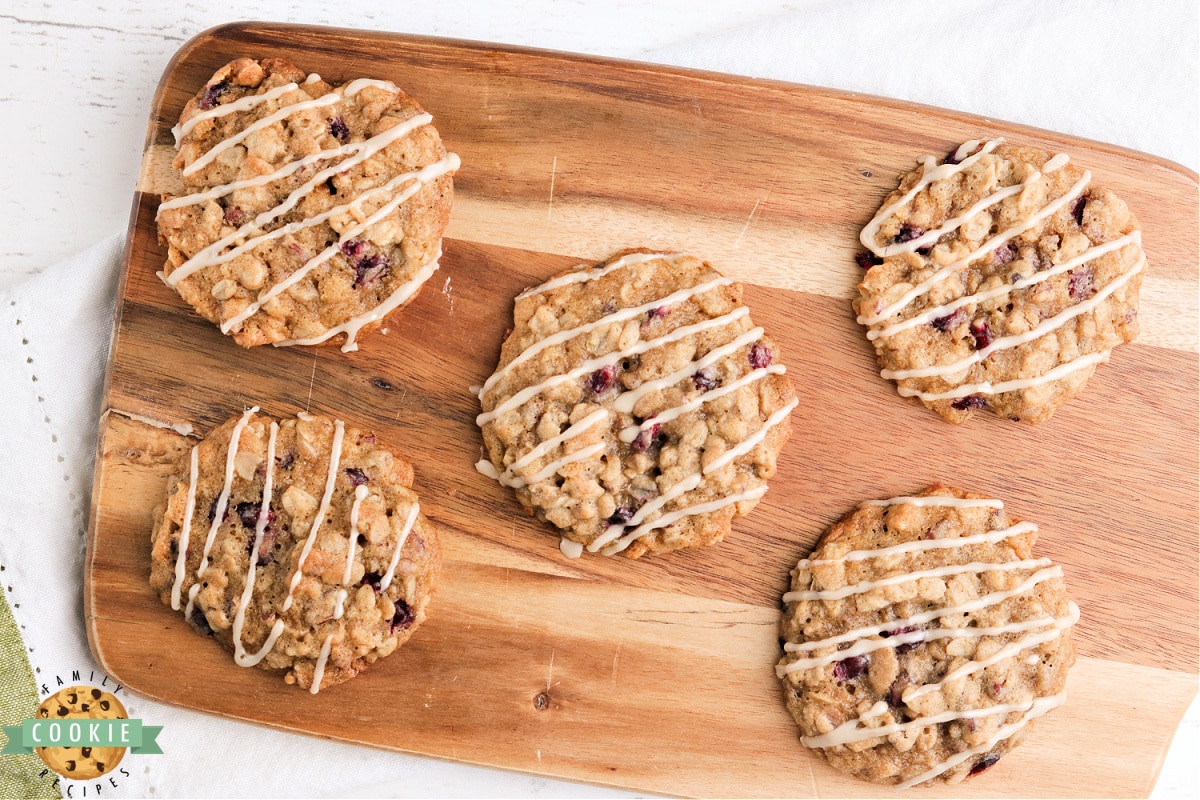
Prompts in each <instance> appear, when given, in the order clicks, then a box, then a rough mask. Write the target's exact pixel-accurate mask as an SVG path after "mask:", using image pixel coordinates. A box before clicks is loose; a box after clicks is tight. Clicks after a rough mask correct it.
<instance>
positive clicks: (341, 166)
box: [166, 114, 440, 288]
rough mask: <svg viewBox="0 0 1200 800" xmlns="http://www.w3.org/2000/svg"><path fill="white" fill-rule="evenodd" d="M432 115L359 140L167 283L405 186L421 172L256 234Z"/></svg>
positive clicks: (176, 271)
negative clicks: (348, 151) (343, 156)
mask: <svg viewBox="0 0 1200 800" xmlns="http://www.w3.org/2000/svg"><path fill="white" fill-rule="evenodd" d="M432 119H433V117H431V116H429V115H428V114H422V115H419V116H417V117H413V118H411V119H408V120H405V121H404V122H403V123H401V124H399V125H397V126H395V127H394V128H389V129H388V130H386V131H384V132H383V133H381V134H379V135H378V136H375V137H374V138H372V139H368V140H367V141H365V142H356V143H355V145H357V149H356V151H355V153H354V155H352V156H350V158H347V159H345V160H344V161H339V162H338V163H336V164H334V165H333V166H330V167H326V168H325V169H323V170H321V171H320V172H318V173H316V174H315V175H313V177H312V178H310V179H309V180H307V181H305V182H304V183H303V184H301V185H300V186H298V187H296V188H295V189H293V190H292V192H291V193H290V194H288V196H287V197H285V198H284V199H283V202H281V203H280V204H279V205H277V206H273V207H271V208H269V209H267V210H266V211H263V212H262V213H261V214H259V215H258V216H256V217H255V218H254V219H252V220H250V221H249V222H247V223H246V224H244V225H242V226H241V227H240V228H238V229H237V230H235V231H234V232H233V233H230V234H228V235H226V236H223V237H221V238H220V239H218V240H217V241H215V242H213V243H212V244H210V245H208V246H207V247H205V248H203V249H202V250H200V251H198V252H197V253H196V254H195V255H193V256H192V257H191V258H189V259H188V260H187V261H185V262H183V263H182V264H180V265H179V266H178V267H176V268H175V269H174V270H173V271H172V272H171V274H170V275H168V276H167V279H166V282H167V285H168V286H170V287H172V288H174V287H175V286H176V285H177V284H178V283H179V282H180V281H182V280H183V279H185V278H187V277H190V276H191V275H193V274H195V273H196V272H198V271H199V270H202V269H204V268H205V267H211V266H216V265H218V264H224V263H226V262H227V261H232V260H233V259H235V258H237V257H238V256H240V255H241V254H242V253H245V252H247V251H248V250H252V249H254V248H255V247H258V246H260V245H262V244H264V243H266V242H269V241H271V240H273V239H278V238H280V237H282V236H286V235H287V234H290V233H295V232H296V231H299V230H302V229H304V228H308V227H312V226H313V225H319V224H320V223H322V222H324V221H325V220H327V219H330V218H332V217H335V216H337V215H339V214H345V213H349V212H351V211H353V210H355V209H357V208H359V207H360V206H361V205H362V203H364V202H365V201H367V200H369V199H372V198H374V197H376V196H378V195H383V194H386V193H387V192H390V191H394V190H395V189H396V188H398V187H400V186H402V185H403V184H405V183H407V182H408V181H410V180H416V179H417V175H418V173H415V172H409V173H404V174H402V175H397V176H396V177H394V178H392V179H391V180H389V181H388V182H387V183H386V184H384V185H383V186H377V187H375V188H373V189H368V190H367V191H365V192H363V193H362V194H360V195H358V196H357V197H355V198H354V199H353V200H351V201H350V202H349V203H343V204H341V205H337V206H334V207H333V208H330V209H329V210H328V211H323V212H321V213H320V214H317V215H315V216H312V217H308V218H307V219H303V220H299V221H297V222H291V223H288V224H287V225H283V226H281V227H279V228H276V229H275V230H273V231H270V232H268V233H264V234H261V235H258V236H253V235H252V234H255V233H257V232H258V231H260V230H262V228H263V226H265V225H268V224H270V223H271V222H273V221H274V220H276V219H278V218H279V217H281V216H283V215H284V214H286V213H288V212H289V211H291V210H292V209H293V208H295V207H296V205H297V204H298V203H299V202H300V201H301V200H302V199H303V198H304V197H305V196H307V195H308V194H309V193H310V192H312V190H313V189H315V188H316V187H317V186H318V185H320V184H323V183H325V182H326V181H327V180H329V179H330V178H332V177H334V176H335V175H337V174H339V173H341V172H344V171H346V170H348V169H350V168H352V167H355V166H357V165H358V164H361V163H362V162H363V161H366V160H367V159H368V158H370V157H371V156H373V155H375V154H376V153H378V152H379V151H380V150H382V149H383V148H385V147H387V146H388V145H389V144H391V143H392V142H394V141H396V140H397V139H400V138H402V137H403V136H405V135H407V134H409V133H411V132H412V131H413V130H415V129H416V128H418V127H420V126H421V125H427V124H428V123H429V122H430V121H431V120H432ZM348 147H349V145H348ZM293 163H298V162H293ZM435 163H440V162H435ZM263 177H264V178H265V177H268V176H263ZM229 185H232V184H229ZM217 188H224V187H217ZM178 199H179V200H185V199H188V198H178ZM241 240H245V241H242V244H239V245H237V246H236V247H234V248H233V249H232V250H230V251H228V252H224V253H223V252H222V251H223V250H224V249H225V248H226V247H228V246H229V245H231V244H234V243H235V242H238V241H241Z"/></svg>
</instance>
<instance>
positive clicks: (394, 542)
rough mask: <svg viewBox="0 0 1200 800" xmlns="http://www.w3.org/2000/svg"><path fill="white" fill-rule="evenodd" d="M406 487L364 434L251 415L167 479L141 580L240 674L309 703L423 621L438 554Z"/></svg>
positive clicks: (389, 456)
mask: <svg viewBox="0 0 1200 800" xmlns="http://www.w3.org/2000/svg"><path fill="white" fill-rule="evenodd" d="M412 481H413V470H412V466H411V465H410V464H409V463H408V462H407V461H405V460H404V459H403V458H401V457H400V456H398V455H396V453H394V452H393V451H392V450H391V449H390V448H388V447H387V446H386V445H384V444H382V443H380V442H379V441H378V440H377V439H376V438H375V436H374V435H373V434H370V433H365V432H363V431H359V430H356V429H354V428H348V427H345V425H344V424H343V423H342V422H341V420H333V419H329V418H327V417H318V416H312V415H309V414H303V413H302V414H300V416H299V418H297V419H286V420H283V421H282V422H277V421H275V420H274V419H272V418H270V417H268V416H265V415H262V414H259V413H258V408H257V407H256V408H252V409H250V410H249V411H247V412H245V413H244V414H242V415H241V416H240V417H235V418H233V419H230V420H228V421H227V422H225V423H224V424H222V425H221V426H219V427H217V428H216V429H214V430H213V431H212V432H211V433H210V434H209V435H208V436H207V437H205V439H204V440H203V441H201V442H200V443H199V444H197V445H196V446H195V447H193V448H192V449H191V451H190V452H189V453H188V454H187V455H186V456H185V457H184V459H183V460H182V461H181V463H180V464H179V466H178V468H177V469H176V471H175V473H174V474H173V475H171V477H170V478H169V479H168V481H167V498H166V501H165V503H163V504H162V505H161V506H160V507H159V508H158V509H157V511H156V512H155V523H154V532H153V534H152V536H151V542H152V551H151V572H150V584H151V586H153V587H154V589H155V590H156V591H157V592H158V593H159V597H160V599H161V600H162V601H163V602H164V603H166V604H168V605H170V606H171V607H172V608H174V609H176V610H183V612H184V616H185V618H186V619H187V621H188V623H189V624H191V626H192V627H193V628H195V629H196V630H197V631H199V632H200V633H202V634H205V635H206V636H211V637H213V638H215V639H216V640H217V641H219V642H220V643H221V644H222V645H224V646H225V648H226V649H228V650H232V651H233V652H234V661H235V662H236V663H237V664H238V665H240V666H244V667H248V666H259V667H261V668H263V669H272V670H281V669H282V670H287V674H286V675H285V676H284V680H285V681H286V682H288V683H298V684H299V685H300V686H301V687H303V688H306V689H309V690H310V691H312V692H313V693H314V694H315V693H316V692H317V691H318V690H319V689H320V688H322V687H325V686H332V685H334V684H338V683H342V682H343V681H346V680H349V679H350V678H353V677H354V676H355V675H357V674H358V673H359V672H361V671H362V670H364V669H366V667H367V666H368V665H369V664H371V663H373V662H374V661H376V660H377V659H379V658H382V657H383V656H386V655H388V654H389V653H391V652H392V651H393V650H395V649H396V648H397V647H399V646H400V645H401V644H403V643H404V642H405V641H407V640H408V638H409V637H410V636H412V634H413V631H415V630H416V628H417V626H418V625H420V624H421V622H423V621H424V620H425V617H426V612H427V609H428V606H429V601H430V596H431V594H432V591H433V582H434V578H435V575H436V573H437V570H438V567H439V565H440V560H441V551H440V548H439V545H438V538H437V534H436V533H435V531H434V529H433V527H432V526H431V525H430V523H429V522H428V521H427V520H426V519H425V518H424V516H422V515H421V513H420V510H419V505H418V502H417V496H416V495H415V494H414V493H413V491H412V488H411V487H412Z"/></svg>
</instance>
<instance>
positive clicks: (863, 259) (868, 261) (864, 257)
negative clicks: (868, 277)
mask: <svg viewBox="0 0 1200 800" xmlns="http://www.w3.org/2000/svg"><path fill="white" fill-rule="evenodd" d="M854 260H855V261H856V262H857V263H858V265H859V266H860V267H862V268H863V271H864V272H865V271H867V270H869V269H870V268H871V267H877V266H879V265H880V264H882V263H883V259H882V258H880V257H879V256H877V255H875V254H874V253H868V252H867V251H866V250H863V251H862V252H861V253H855V254H854Z"/></svg>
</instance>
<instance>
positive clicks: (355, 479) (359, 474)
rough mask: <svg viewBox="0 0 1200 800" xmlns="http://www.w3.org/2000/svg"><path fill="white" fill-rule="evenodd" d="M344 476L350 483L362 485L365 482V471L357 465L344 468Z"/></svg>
mask: <svg viewBox="0 0 1200 800" xmlns="http://www.w3.org/2000/svg"><path fill="white" fill-rule="evenodd" d="M346 477H347V478H349V479H350V483H351V484H353V485H354V486H362V485H363V484H364V483H366V482H367V473H365V472H363V471H362V470H361V469H359V468H358V467H350V468H349V469H348V470H346Z"/></svg>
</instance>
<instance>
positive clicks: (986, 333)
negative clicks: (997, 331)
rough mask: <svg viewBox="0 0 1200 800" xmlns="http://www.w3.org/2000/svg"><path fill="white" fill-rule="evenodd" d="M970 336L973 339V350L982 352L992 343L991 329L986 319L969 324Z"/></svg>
mask: <svg viewBox="0 0 1200 800" xmlns="http://www.w3.org/2000/svg"><path fill="white" fill-rule="evenodd" d="M971 336H973V337H975V349H976V350H982V349H983V348H985V347H987V346H988V345H989V344H991V343H992V329H991V328H989V327H988V322H987V320H986V319H977V320H974V321H973V322H972V323H971Z"/></svg>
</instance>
